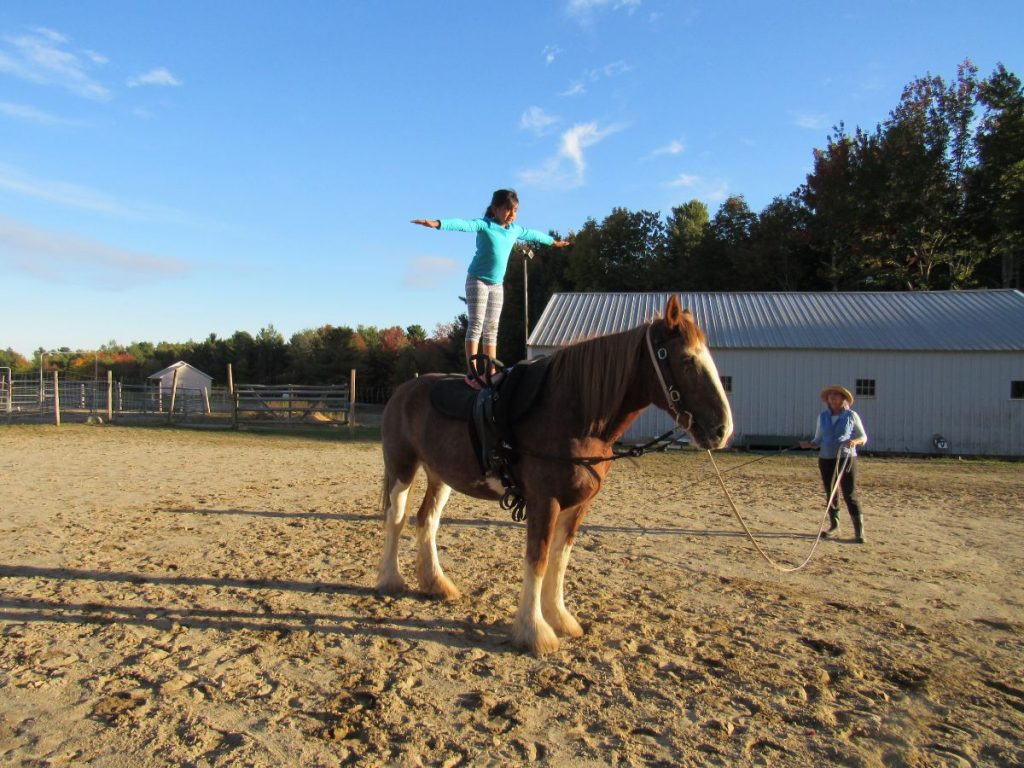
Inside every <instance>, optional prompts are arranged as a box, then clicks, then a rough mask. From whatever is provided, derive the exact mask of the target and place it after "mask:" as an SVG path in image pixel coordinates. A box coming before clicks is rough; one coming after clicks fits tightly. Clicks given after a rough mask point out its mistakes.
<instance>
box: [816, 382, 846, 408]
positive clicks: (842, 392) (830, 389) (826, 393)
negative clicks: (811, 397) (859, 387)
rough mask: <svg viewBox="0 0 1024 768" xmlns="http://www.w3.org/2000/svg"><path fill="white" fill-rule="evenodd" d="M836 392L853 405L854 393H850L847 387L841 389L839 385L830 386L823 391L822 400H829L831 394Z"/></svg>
mask: <svg viewBox="0 0 1024 768" xmlns="http://www.w3.org/2000/svg"><path fill="white" fill-rule="evenodd" d="M831 392H835V393H836V394H838V395H840V396H841V397H842V398H843V399H844V400H845V401H846V402H848V403H849V404H850V405H853V393H852V392H850V390H848V389H847V388H846V387H841V386H839V385H838V384H829V385H828V386H827V387H825V388H824V389H823V390H821V399H822V400H828V396H829V393H831Z"/></svg>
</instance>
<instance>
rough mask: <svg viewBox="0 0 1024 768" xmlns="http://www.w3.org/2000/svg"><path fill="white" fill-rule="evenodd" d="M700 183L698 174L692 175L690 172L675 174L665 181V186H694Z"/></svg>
mask: <svg viewBox="0 0 1024 768" xmlns="http://www.w3.org/2000/svg"><path fill="white" fill-rule="evenodd" d="M698 184H700V176H694V175H693V174H692V173H681V174H679V175H678V176H676V177H675V178H674V179H672V181H666V182H665V186H666V187H691V188H692V187H695V186H697V185H698Z"/></svg>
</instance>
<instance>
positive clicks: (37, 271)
mask: <svg viewBox="0 0 1024 768" xmlns="http://www.w3.org/2000/svg"><path fill="white" fill-rule="evenodd" d="M0 264H3V265H5V267H6V268H8V269H10V270H13V271H17V272H20V273H22V274H26V275H30V276H32V277H35V278H37V279H39V280H42V281H44V282H48V283H59V284H72V285H90V286H94V287H106V288H113V289H123V288H129V287H132V286H135V285H138V284H140V283H150V282H156V281H162V280H165V279H169V278H178V277H183V276H184V275H186V274H188V273H189V272H190V271H191V266H190V265H189V264H188V263H187V262H185V261H182V260H180V259H168V258H162V257H159V256H153V255H151V254H147V253H139V252H137V251H129V250H124V249H122V248H116V247H114V246H110V245H106V244H105V243H100V242H97V241H95V240H90V239H88V238H84V237H79V236H76V235H67V234H63V233H58V232H51V231H48V230H44V229H37V228H35V227H30V226H28V225H25V224H22V223H20V222H18V221H15V220H14V219H9V218H6V217H3V216H0Z"/></svg>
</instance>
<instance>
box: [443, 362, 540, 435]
mask: <svg viewBox="0 0 1024 768" xmlns="http://www.w3.org/2000/svg"><path fill="white" fill-rule="evenodd" d="M549 362H550V358H547V357H542V358H539V359H537V360H531V361H528V362H527V361H523V362H519V363H516V364H515V365H513V366H512V367H511V368H509V369H508V370H507V371H506V372H505V375H504V376H503V377H502V379H501V381H500V382H499V384H498V386H497V387H496V388H495V390H494V391H492V390H487V389H485V390H476V389H473V388H472V387H470V386H469V385H468V384H466V380H465V378H464V377H463V376H459V375H458V374H450V375H448V376H445V377H444V378H441V379H438V380H437V381H435V382H434V383H433V384H431V385H430V404H431V405H432V406H433V407H434V409H435V410H436V411H437V412H438V413H440V414H441V415H443V416H447V417H448V418H450V419H459V420H460V421H472V419H473V406H474V403H475V402H476V400H477V398H478V397H481V393H483V395H482V396H484V397H493V398H494V407H495V419H496V420H500V421H502V422H503V423H505V424H514V423H515V422H517V421H519V419H521V418H522V417H523V416H525V415H526V413H527V411H529V410H530V406H532V405H533V402H534V401H535V400H536V399H537V395H539V394H540V391H541V388H542V387H543V386H544V380H545V379H546V378H547V373H548V368H549V367H550V366H549V365H548V363H549Z"/></svg>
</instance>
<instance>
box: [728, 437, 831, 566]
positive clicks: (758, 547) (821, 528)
mask: <svg viewBox="0 0 1024 768" xmlns="http://www.w3.org/2000/svg"><path fill="white" fill-rule="evenodd" d="M708 458H709V459H711V466H712V467H714V469H715V475H716V476H717V477H718V484H719V485H720V486H722V491H723V492H724V493H725V498H726V499H728V501H729V506H730V507H732V511H733V514H734V515H735V516H736V519H737V520H738V521H739V523H740V527H741V528H743V532H744V533H746V534H747V538H748V539H750V543H751V544H753V545H754V549H756V550H757V551H758V553H759V554H760V555H761V557H763V558H764V559H765V560H766V561H767V562H768V564H769V565H771V566H772V567H773V568H774V569H775V570H777V571H779V572H781V573H793V572H795V571H799V570H801V569H802V568H803V567H804V566H805V565H807V564H808V563H809V562H810V561H811V558H812V557H813V556H814V550H815V549H817V548H818V544H819V542H821V535H822V533H824V531H825V520H826V519H828V516H829V515H828V513H829V510H830V509H831V508H832V502H833V500H834V499H835V498H836V493H837V492H838V490H839V480H840V478H841V477H842V476H843V472H845V471H846V467H847V465H848V464H849V463H850V455H849V454H846V455H845V456H844V457H843V462H842V466H840V465H839V463H837V464H836V471H835V473H834V474H833V476H832V491H831V493H829V496H828V502H827V503H826V504H825V514H824V515H822V518H821V523H820V524H819V525H818V535H817V537H816V538H815V539H814V544H812V545H811V551H810V552H808V553H807V557H806V558H804V561H803V562H802V563H800V565H797V566H790V567H787V566H784V565H779V564H778V563H777V562H775V560H773V559H772V558H771V556H770V555H769V554H768V553H767V552H765V551H764V550H763V549H761V545H760V544H758V543H757V540H756V539H755V538H754V534H752V533H751V532H750V529H749V528H748V527H747V524H746V523H745V522H744V521H743V516H742V515H741V514H740V511H739V509H738V508H737V506H736V502H735V501H733V499H732V495H731V494H730V493H729V489H728V488H726V487H725V480H723V479H722V472H721V470H719V468H718V464H717V463H715V457H714V454H712V453H711V451H710V450H709V451H708ZM747 463H748V464H752V463H753V462H747Z"/></svg>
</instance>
